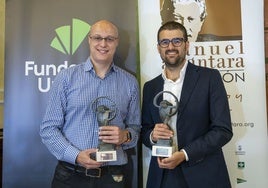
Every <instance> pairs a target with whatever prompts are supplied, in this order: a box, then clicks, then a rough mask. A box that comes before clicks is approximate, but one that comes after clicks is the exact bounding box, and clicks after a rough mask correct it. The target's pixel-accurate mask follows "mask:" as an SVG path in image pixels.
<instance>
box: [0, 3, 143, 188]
mask: <svg viewBox="0 0 268 188" xmlns="http://www.w3.org/2000/svg"><path fill="white" fill-rule="evenodd" d="M136 8H137V1H133V0H116V1H110V0H91V1H88V0H69V1H64V0H57V1H54V0H46V1H43V0H7V1H6V32H5V36H6V42H5V45H6V46H5V52H6V54H5V98H4V99H5V112H4V153H3V165H4V166H3V187H4V188H11V187H12V188H14V187H20V188H29V187H38V188H47V187H50V182H51V180H52V177H53V173H54V167H55V165H56V162H57V160H56V158H55V157H54V156H52V154H50V153H49V151H48V150H47V148H46V147H45V145H43V144H42V142H41V139H40V136H39V126H40V123H41V121H42V117H43V115H44V112H45V107H46V102H47V99H48V91H49V89H50V87H51V84H52V82H53V79H54V78H55V75H56V74H57V73H58V72H59V71H60V70H62V69H65V68H68V67H70V66H73V65H75V64H78V63H81V62H83V61H85V60H86V59H87V57H88V55H89V50H88V42H87V33H88V31H89V29H90V26H91V25H92V24H93V23H94V22H95V21H97V20H100V19H108V20H110V21H112V22H113V23H115V24H116V25H117V26H118V27H119V35H120V44H119V47H118V49H117V55H116V60H115V62H116V64H117V65H119V66H120V67H122V68H124V69H126V70H128V71H129V72H131V73H133V74H135V73H136V62H137V57H136V41H137V34H136V33H137V32H138V29H137V24H136V23H137V15H136V13H137V10H136ZM128 152H129V154H130V158H129V169H130V170H129V171H128V172H126V175H127V182H128V187H138V181H137V180H138V173H137V148H134V149H132V150H129V151H128Z"/></svg>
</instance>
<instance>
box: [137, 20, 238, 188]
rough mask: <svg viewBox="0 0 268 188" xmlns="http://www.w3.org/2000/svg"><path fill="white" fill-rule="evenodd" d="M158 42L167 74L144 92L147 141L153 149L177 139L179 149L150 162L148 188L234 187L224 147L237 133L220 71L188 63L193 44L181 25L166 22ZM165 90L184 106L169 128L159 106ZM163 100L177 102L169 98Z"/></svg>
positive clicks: (147, 85)
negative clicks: (164, 141)
mask: <svg viewBox="0 0 268 188" xmlns="http://www.w3.org/2000/svg"><path fill="white" fill-rule="evenodd" d="M157 40H158V45H157V49H158V52H159V54H160V56H161V58H162V60H163V64H164V65H163V72H162V74H160V75H159V76H157V77H156V78H154V79H152V80H150V81H148V82H146V83H145V85H144V88H143V103H142V142H143V144H144V145H145V146H147V147H148V148H152V147H153V146H154V145H156V144H157V143H158V141H159V140H163V139H172V140H173V148H174V150H173V153H172V155H171V156H170V157H159V156H152V157H151V161H150V167H149V173H148V179H147V188H196V187H198V188H216V187H217V188H231V184H230V180H229V175H228V171H227V167H226V163H225V159H224V156H223V152H222V147H223V146H224V145H225V144H227V143H228V142H229V141H230V140H231V138H232V136H233V133H232V127H231V119H230V111H229V104H228V99H227V94H226V91H225V88H224V84H223V82H222V79H221V76H220V73H219V71H218V70H216V69H209V68H205V67H200V66H196V65H193V64H191V63H189V62H188V61H187V60H186V54H187V51H188V49H189V41H188V37H187V31H186V29H185V27H184V26H183V25H182V24H180V23H177V22H174V21H171V22H167V23H165V24H164V25H162V26H161V27H160V28H159V30H158V34H157ZM162 91H167V92H171V93H173V94H174V95H175V96H176V97H177V99H178V101H179V104H178V110H177V113H176V114H175V115H174V116H172V117H171V118H170V120H169V121H168V123H166V124H165V123H163V121H162V120H161V117H160V114H159V111H158V109H157V108H156V107H155V105H154V98H155V96H158V94H159V93H160V92H162ZM162 100H167V101H168V102H170V103H172V101H171V100H170V98H169V97H168V96H167V95H163V96H162ZM167 124H168V125H167Z"/></svg>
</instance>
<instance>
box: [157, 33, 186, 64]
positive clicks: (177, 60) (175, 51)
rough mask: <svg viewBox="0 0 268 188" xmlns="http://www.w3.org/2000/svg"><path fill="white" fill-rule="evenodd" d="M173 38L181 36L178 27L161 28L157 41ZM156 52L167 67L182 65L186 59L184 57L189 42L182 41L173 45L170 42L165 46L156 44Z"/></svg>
mask: <svg viewBox="0 0 268 188" xmlns="http://www.w3.org/2000/svg"><path fill="white" fill-rule="evenodd" d="M174 38H183V32H182V31H181V30H179V29H176V30H175V29H173V30H162V31H161V32H160V33H159V41H163V40H164V39H169V40H170V41H171V40H172V39H174ZM157 48H158V52H159V54H160V56H161V58H162V60H163V61H164V62H165V65H166V67H167V68H176V67H182V66H183V65H184V63H185V61H186V59H185V57H186V54H187V51H188V49H189V42H188V41H183V42H182V43H181V45H180V46H174V44H172V42H170V43H169V45H168V46H167V47H161V46H160V45H159V44H158V46H157Z"/></svg>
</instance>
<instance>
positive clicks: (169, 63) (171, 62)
mask: <svg viewBox="0 0 268 188" xmlns="http://www.w3.org/2000/svg"><path fill="white" fill-rule="evenodd" d="M170 52H173V53H174V52H176V53H177V54H179V51H178V50H167V51H166V52H165V56H164V57H162V60H163V62H164V63H165V65H166V67H170V68H175V67H179V66H181V65H182V64H183V63H184V62H185V56H186V54H181V55H179V56H177V57H176V58H170V57H168V54H169V53H170Z"/></svg>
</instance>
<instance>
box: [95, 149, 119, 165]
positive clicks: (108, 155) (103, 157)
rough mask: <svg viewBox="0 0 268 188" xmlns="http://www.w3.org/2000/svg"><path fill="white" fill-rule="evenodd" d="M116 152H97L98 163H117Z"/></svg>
mask: <svg viewBox="0 0 268 188" xmlns="http://www.w3.org/2000/svg"><path fill="white" fill-rule="evenodd" d="M116 160H117V156H116V151H115V150H114V151H97V152H96V161H98V162H107V161H116Z"/></svg>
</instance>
